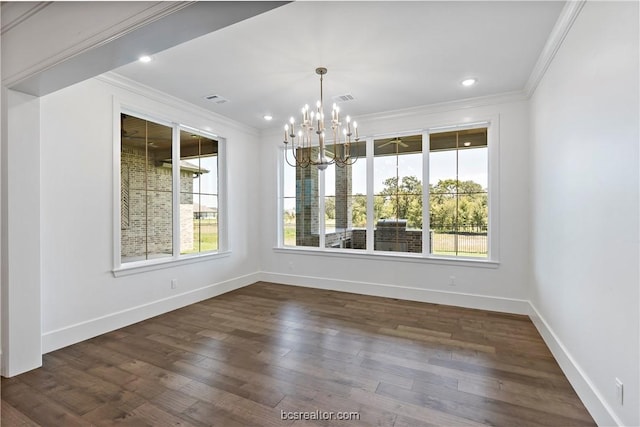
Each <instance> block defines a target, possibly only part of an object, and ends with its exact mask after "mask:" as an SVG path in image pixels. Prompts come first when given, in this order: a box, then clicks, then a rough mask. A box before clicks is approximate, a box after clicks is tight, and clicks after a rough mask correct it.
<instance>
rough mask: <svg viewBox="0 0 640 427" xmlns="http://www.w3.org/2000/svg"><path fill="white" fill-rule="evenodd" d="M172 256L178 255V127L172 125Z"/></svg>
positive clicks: (176, 256)
mask: <svg viewBox="0 0 640 427" xmlns="http://www.w3.org/2000/svg"><path fill="white" fill-rule="evenodd" d="M171 164H172V168H171V175H172V191H171V196H172V200H173V202H172V209H171V211H172V229H173V237H172V242H173V258H178V257H179V256H180V250H181V248H180V128H179V126H178V125H177V124H174V125H173V130H172V135H171Z"/></svg>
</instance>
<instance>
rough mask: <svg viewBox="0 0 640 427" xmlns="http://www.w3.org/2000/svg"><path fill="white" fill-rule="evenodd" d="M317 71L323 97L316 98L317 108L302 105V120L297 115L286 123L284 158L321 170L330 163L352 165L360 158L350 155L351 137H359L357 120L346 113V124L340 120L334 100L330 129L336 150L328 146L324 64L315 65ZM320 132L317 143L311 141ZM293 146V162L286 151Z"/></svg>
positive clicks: (300, 165) (302, 165)
mask: <svg viewBox="0 0 640 427" xmlns="http://www.w3.org/2000/svg"><path fill="white" fill-rule="evenodd" d="M316 74H318V75H319V76H320V99H319V100H318V102H316V109H315V111H313V110H312V109H310V108H309V105H308V104H307V105H305V106H304V107H303V108H302V120H301V121H300V123H299V124H298V123H296V120H295V118H294V117H291V118H290V119H289V123H288V124H286V125H284V141H283V142H284V144H285V159H286V161H287V163H288V164H289V165H290V166H293V167H302V168H306V167H308V166H311V165H313V166H316V167H317V168H318V169H320V170H324V169H326V168H327V166H329V165H332V164H335V165H337V166H340V167H344V166H349V165H352V164H353V163H355V162H356V160H358V156H357V150H355V151H356V155H355V156H352V155H351V138H352V137H353V141H354V142H358V141H359V140H360V138H359V136H358V123H356V122H355V121H351V118H350V117H349V116H347V117H346V118H345V125H344V126H343V124H342V122H341V121H340V119H341V117H340V107H338V106H337V105H336V104H333V108H332V109H331V122H330V125H329V127H330V129H331V132H332V134H333V152H332V153H331V152H330V151H329V150H327V147H326V144H325V132H326V126H325V118H324V104H323V102H324V99H323V93H322V78H323V76H324V75H325V74H327V69H326V68H325V67H318V68H316ZM314 133H315V134H316V135H317V139H318V144H317V145H315V144H313V143H312V141H313V139H314V137H313V134H314ZM289 147H291V152H292V153H293V160H294V161H293V163H292V162H290V161H289V156H288V154H287V151H288V148H289Z"/></svg>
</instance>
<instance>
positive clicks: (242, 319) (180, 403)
mask: <svg viewBox="0 0 640 427" xmlns="http://www.w3.org/2000/svg"><path fill="white" fill-rule="evenodd" d="M1 397H2V414H1V415H0V423H2V425H25V426H38V425H42V426H50V425H53V426H58V425H60V426H65V427H66V426H84V425H92V426H113V425H118V426H168V425H182V426H198V427H201V426H211V425H214V426H215V425H219V426H224V427H233V426H267V427H271V426H274V427H275V426H292V425H293V426H344V425H353V426H389V427H390V426H395V427H408V426H412V427H420V426H434V425H435V426H443V425H447V426H449V425H455V426H475V427H477V426H480V425H517V426H540V425H563V426H565V425H579V426H593V425H595V423H594V422H593V419H592V418H591V417H590V415H589V414H588V412H587V411H586V409H585V408H584V405H583V404H582V402H580V399H579V398H578V397H577V395H576V394H575V392H574V390H573V389H572V388H571V386H570V384H569V383H568V381H567V379H566V378H565V377H564V375H563V374H562V371H561V370H560V368H559V366H558V365H557V363H556V362H555V360H554V359H553V357H552V355H551V353H550V352H549V349H548V348H547V347H546V346H545V345H544V342H543V341H542V339H541V337H540V335H539V334H538V332H537V330H536V328H535V326H534V325H533V324H532V323H531V321H530V320H529V319H528V318H527V317H526V316H519V315H510V314H503V313H496V312H489V311H483V310H471V309H464V308H458V307H448V306H444V305H438V304H426V303H420V302H415V301H401V300H397V299H392V298H378V297H369V296H363V295H356V294H349V293H341V292H334V291H326V290H318V289H310V288H303V287H295V286H284V285H277V284H273V283H264V282H260V283H256V284H254V285H251V286H248V287H245V288H242V289H238V290H235V291H233V292H229V293H226V294H223V295H220V296H218V297H215V298H211V299H208V300H205V301H202V302H199V303H197V304H193V305H190V306H187V307H183V308H181V309H179V310H175V311H172V312H170V313H166V314H163V315H161V316H156V317H154V318H151V319H148V320H145V321H143V322H139V323H136V324H134V325H130V326H127V327H126V328H122V329H119V330H117V331H113V332H110V333H107V334H104V335H101V336H99V337H95V338H92V339H90V340H87V341H84V342H81V343H78V344H76V345H73V346H69V347H66V348H63V349H60V350H57V351H55V352H52V353H50V354H47V355H45V356H44V357H43V367H42V368H39V369H36V370H33V371H31V372H28V373H25V374H22V375H19V376H17V377H15V378H9V379H7V378H3V379H2V396H1ZM283 410H284V411H288V412H299V411H308V412H312V411H316V410H322V411H333V412H338V411H346V412H357V413H358V414H359V417H360V419H356V420H352V421H338V420H320V421H314V420H296V421H294V420H289V419H283V418H282V417H281V415H282V411H283Z"/></svg>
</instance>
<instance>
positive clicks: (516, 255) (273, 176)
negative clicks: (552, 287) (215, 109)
mask: <svg viewBox="0 0 640 427" xmlns="http://www.w3.org/2000/svg"><path fill="white" fill-rule="evenodd" d="M506 98H508V99H511V101H509V102H504V101H505V99H506ZM517 98H518V97H517V96H513V97H504V98H500V99H498V98H496V99H495V100H493V101H491V100H489V101H487V100H486V99H485V100H475V101H467V102H461V103H456V104H455V105H453V104H451V105H447V106H435V107H430V108H424V109H417V110H411V111H405V112H399V113H393V114H387V115H379V116H375V117H366V118H363V119H361V118H358V122H359V126H360V129H362V131H363V132H366V134H367V135H376V134H383V133H389V132H403V131H410V130H419V129H427V128H429V127H433V126H438V125H450V124H460V123H464V122H472V121H478V120H486V119H490V120H492V123H494V124H495V126H496V127H497V128H498V129H497V130H498V133H499V147H500V152H499V156H500V164H499V168H500V169H499V172H500V180H499V186H498V187H499V188H497V190H498V195H499V198H500V200H501V203H500V206H499V217H500V223H499V234H500V245H499V246H500V258H499V265H498V266H497V268H486V267H480V266H478V267H474V266H471V267H470V266H456V265H451V264H434V263H429V262H425V261H421V262H400V261H395V260H389V259H388V258H381V257H377V258H372V257H368V258H367V257H353V256H351V257H349V256H331V255H323V254H302V253H300V252H295V251H294V250H289V251H277V250H274V249H273V248H274V247H275V246H276V232H275V227H276V224H277V222H278V220H279V219H278V218H276V212H277V192H276V182H277V156H278V155H279V154H280V150H278V148H279V146H280V145H282V142H281V140H282V136H281V131H279V132H277V133H275V132H274V133H265V134H264V135H263V137H262V142H261V149H262V151H261V156H262V157H263V158H264V159H265V161H264V162H262V172H261V185H262V193H263V197H262V206H263V209H262V212H263V216H262V221H261V225H262V230H263V239H262V252H261V260H262V270H263V272H265V275H264V277H265V279H267V280H273V281H277V282H280V283H293V284H300V285H307V286H316V287H324V288H331V289H338V290H345V291H351V292H360V293H364V294H372V295H385V296H391V297H397V298H406V299H415V300H422V301H433V302H438V303H444V304H453V305H461V306H469V307H479V308H487V309H494V310H503V311H509V312H520V313H522V312H526V310H527V307H528V305H527V304H526V302H525V301H524V300H525V299H526V297H527V290H526V282H527V275H526V272H527V271H528V268H529V267H528V259H529V255H528V247H529V242H528V221H529V212H528V209H527V203H528V195H527V186H528V181H527V169H528V161H527V152H528V150H527V143H528V132H529V130H528V106H527V103H526V102H525V101H513V99H517ZM500 100H502V101H503V102H502V103H500ZM480 102H482V103H484V104H486V103H487V102H490V103H491V102H494V103H495V104H494V105H489V106H486V105H485V106H477V107H470V106H469V105H473V104H474V103H480ZM498 122H499V125H498ZM495 195H496V194H495V193H494V196H495ZM450 276H455V277H456V286H454V287H452V286H449V277H450Z"/></svg>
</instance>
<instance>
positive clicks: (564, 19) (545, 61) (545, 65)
mask: <svg viewBox="0 0 640 427" xmlns="http://www.w3.org/2000/svg"><path fill="white" fill-rule="evenodd" d="M585 3H586V0H575V1H568V2H567V3H566V4H565V5H564V8H563V9H562V11H561V12H560V16H558V20H557V21H556V24H555V26H554V27H553V29H552V30H551V33H550V34H549V38H548V39H547V43H546V44H545V45H544V48H542V52H541V53H540V56H539V57H538V61H537V62H536V65H534V67H533V70H531V74H529V79H528V80H527V83H526V84H525V86H524V93H525V94H526V96H527V98H530V97H531V96H532V95H533V93H534V92H535V90H536V88H537V87H538V84H539V83H540V81H541V80H542V78H543V77H544V75H545V73H546V72H547V69H549V66H550V65H551V62H552V61H553V58H554V57H555V56H556V53H557V52H558V50H559V49H560V46H562V42H563V41H564V39H565V37H566V36H567V34H568V33H569V30H570V29H571V27H572V26H573V23H574V22H575V20H576V18H577V17H578V15H579V14H580V11H581V10H582V7H583V6H584V4H585Z"/></svg>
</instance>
